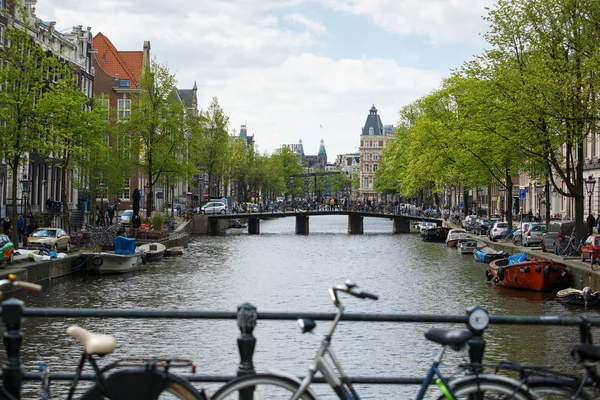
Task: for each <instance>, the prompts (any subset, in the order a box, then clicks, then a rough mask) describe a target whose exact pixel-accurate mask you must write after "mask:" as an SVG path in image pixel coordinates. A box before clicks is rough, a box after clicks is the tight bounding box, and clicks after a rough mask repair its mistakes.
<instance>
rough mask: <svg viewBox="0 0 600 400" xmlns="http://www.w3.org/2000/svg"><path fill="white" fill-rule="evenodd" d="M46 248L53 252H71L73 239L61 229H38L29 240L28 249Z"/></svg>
mask: <svg viewBox="0 0 600 400" xmlns="http://www.w3.org/2000/svg"><path fill="white" fill-rule="evenodd" d="M39 246H46V247H49V248H50V249H51V250H53V251H58V250H66V251H69V250H71V237H70V236H69V235H67V232H65V231H64V230H62V229H60V228H38V229H36V230H35V231H33V233H32V234H31V235H30V236H29V237H28V238H27V247H39Z"/></svg>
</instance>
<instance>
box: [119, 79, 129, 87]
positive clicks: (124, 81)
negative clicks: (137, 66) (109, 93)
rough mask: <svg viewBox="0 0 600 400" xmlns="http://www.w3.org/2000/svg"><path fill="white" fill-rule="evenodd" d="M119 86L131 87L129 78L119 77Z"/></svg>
mask: <svg viewBox="0 0 600 400" xmlns="http://www.w3.org/2000/svg"><path fill="white" fill-rule="evenodd" d="M119 87H121V88H128V87H129V79H119Z"/></svg>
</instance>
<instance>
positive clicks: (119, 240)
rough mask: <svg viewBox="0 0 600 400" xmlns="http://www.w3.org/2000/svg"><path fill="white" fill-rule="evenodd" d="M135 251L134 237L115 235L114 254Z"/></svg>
mask: <svg viewBox="0 0 600 400" xmlns="http://www.w3.org/2000/svg"><path fill="white" fill-rule="evenodd" d="M134 253H135V238H126V237H124V236H117V237H116V238H115V254H123V255H125V254H134Z"/></svg>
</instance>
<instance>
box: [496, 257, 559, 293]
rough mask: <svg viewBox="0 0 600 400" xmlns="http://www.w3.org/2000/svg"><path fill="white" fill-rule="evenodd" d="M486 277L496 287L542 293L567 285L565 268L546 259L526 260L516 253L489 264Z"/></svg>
mask: <svg viewBox="0 0 600 400" xmlns="http://www.w3.org/2000/svg"><path fill="white" fill-rule="evenodd" d="M486 276H487V279H488V280H491V281H493V282H494V283H495V284H496V285H498V286H504V287H510V288H515V289H525V290H535V291H538V292H543V291H546V290H550V289H554V288H556V287H558V286H561V285H564V284H566V283H567V266H566V265H565V264H563V263H560V262H557V261H553V260H549V259H546V258H533V259H531V260H528V259H527V255H526V254H525V253H518V254H515V255H513V256H510V257H508V258H501V259H497V260H493V261H492V262H490V265H489V266H488V269H487V271H486Z"/></svg>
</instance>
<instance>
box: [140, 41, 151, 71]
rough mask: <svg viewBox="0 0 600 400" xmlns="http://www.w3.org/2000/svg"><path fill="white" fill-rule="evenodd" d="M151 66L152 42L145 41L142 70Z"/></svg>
mask: <svg viewBox="0 0 600 400" xmlns="http://www.w3.org/2000/svg"><path fill="white" fill-rule="evenodd" d="M148 66H150V41H149V40H146V41H144V58H143V61H142V68H145V67H148Z"/></svg>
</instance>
